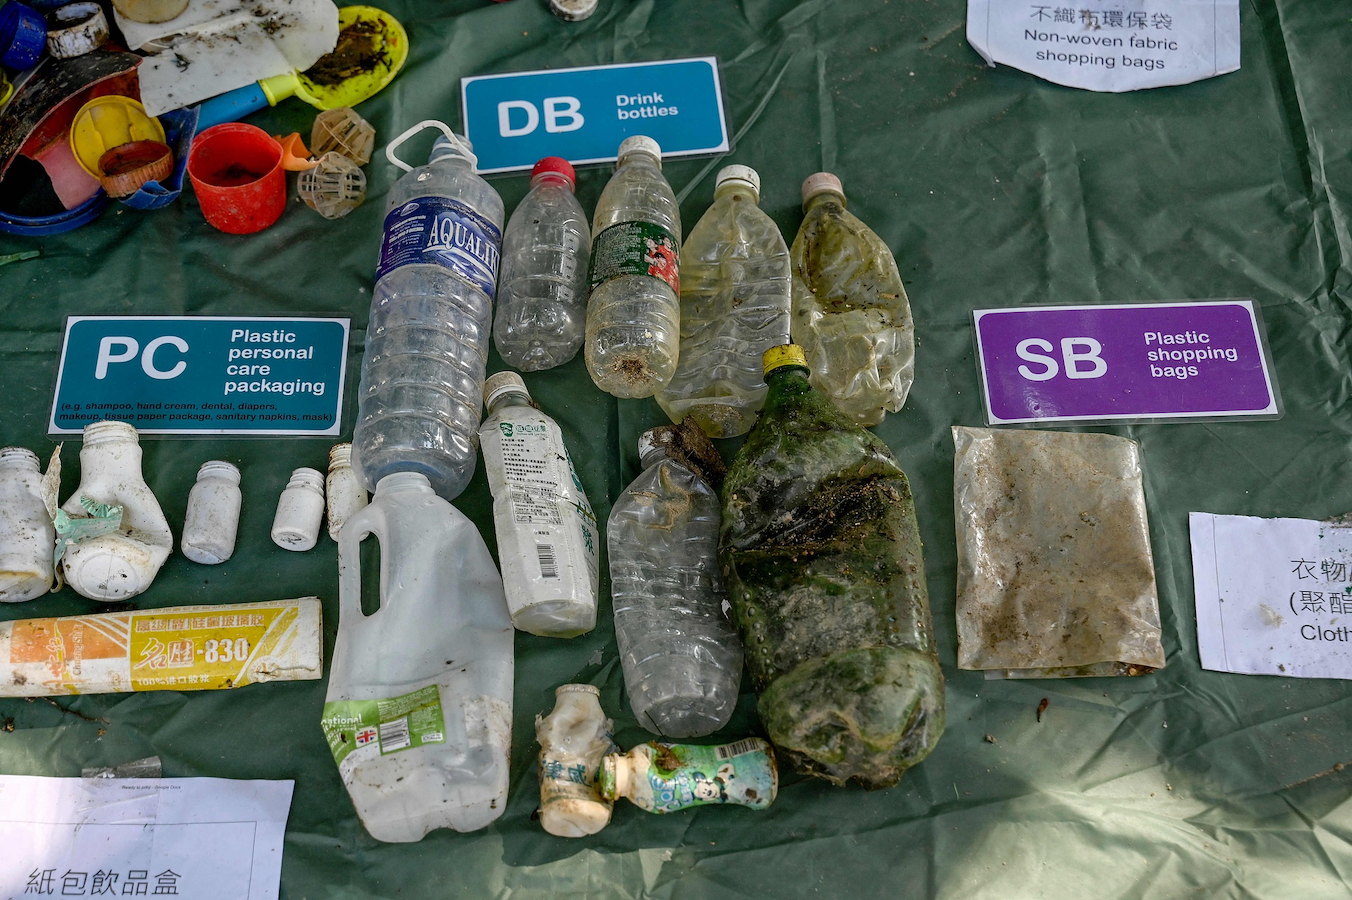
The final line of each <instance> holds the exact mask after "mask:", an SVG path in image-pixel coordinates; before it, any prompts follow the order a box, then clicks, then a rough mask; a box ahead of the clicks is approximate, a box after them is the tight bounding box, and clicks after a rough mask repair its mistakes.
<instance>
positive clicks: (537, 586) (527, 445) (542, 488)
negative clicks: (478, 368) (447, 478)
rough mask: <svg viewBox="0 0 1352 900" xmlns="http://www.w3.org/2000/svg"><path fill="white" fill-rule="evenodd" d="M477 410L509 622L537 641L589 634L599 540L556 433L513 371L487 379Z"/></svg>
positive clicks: (593, 618)
mask: <svg viewBox="0 0 1352 900" xmlns="http://www.w3.org/2000/svg"><path fill="white" fill-rule="evenodd" d="M484 404H485V406H487V408H488V418H486V419H484V423H483V426H482V427H481V428H480V429H479V443H480V445H481V446H482V447H483V451H484V469H485V471H486V472H487V474H488V486H489V488H490V489H491V490H492V492H493V524H494V525H495V526H496V530H497V536H498V560H499V561H500V562H501V563H502V581H503V585H504V587H505V589H506V591H507V609H508V611H509V612H510V613H511V616H512V622H513V624H515V625H516V627H517V628H519V629H521V630H522V631H526V632H529V633H531V634H539V635H543V636H545V637H564V638H567V637H575V636H576V635H579V634H584V633H585V632H588V631H591V630H592V629H593V628H595V627H596V590H597V573H596V568H597V559H596V554H597V546H598V544H599V543H600V535H599V532H598V530H597V527H596V515H595V514H594V513H593V512H592V508H591V504H590V503H588V502H587V495H586V493H584V492H583V490H582V482H581V481H580V480H579V479H578V477H577V472H576V471H574V469H573V461H572V459H571V458H569V456H568V448H567V447H565V446H564V444H563V433H562V432H561V431H560V430H559V426H558V425H557V424H556V423H555V422H554V420H553V419H551V418H550V417H549V416H547V415H545V414H544V413H542V412H540V410H538V409H536V408H535V407H533V406H532V405H531V402H530V394H529V393H528V392H527V391H526V385H525V382H523V381H522V380H521V376H520V375H517V374H516V373H515V372H499V373H498V374H496V375H494V376H492V377H491V378H489V379H488V382H487V383H486V384H485V385H484Z"/></svg>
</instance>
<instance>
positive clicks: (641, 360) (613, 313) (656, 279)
mask: <svg viewBox="0 0 1352 900" xmlns="http://www.w3.org/2000/svg"><path fill="white" fill-rule="evenodd" d="M680 244H681V210H680V207H679V206H678V205H677V204H676V195H675V194H673V193H672V191H671V185H669V184H667V180H666V179H665V178H664V177H662V148H661V147H659V146H658V144H657V141H655V140H653V139H652V138H650V137H643V136H641V135H635V136H634V137H630V138H625V139H624V141H623V142H622V143H621V144H620V150H619V160H618V162H617V163H616V166H615V174H614V175H612V176H611V177H610V181H609V182H608V183H607V184H606V187H605V190H603V191H602V192H601V199H600V200H598V201H597V202H596V213H595V214H594V215H593V216H592V251H591V275H590V282H591V299H590V301H589V302H588V305H587V339H586V348H587V353H586V356H587V370H588V371H589V372H591V377H592V381H594V382H596V386H597V387H599V388H600V389H601V390H603V391H606V392H607V393H610V394H614V395H615V396H616V397H651V396H652V395H653V394H654V393H656V392H657V390H658V389H659V388H661V387H662V386H663V385H664V384H666V383H667V382H668V381H670V380H671V376H672V374H673V373H675V371H676V355H677V352H678V351H679V349H680V336H681V335H680V320H681V308H680V302H679V300H678V299H677V297H678V294H679V293H680V289H681V277H680Z"/></svg>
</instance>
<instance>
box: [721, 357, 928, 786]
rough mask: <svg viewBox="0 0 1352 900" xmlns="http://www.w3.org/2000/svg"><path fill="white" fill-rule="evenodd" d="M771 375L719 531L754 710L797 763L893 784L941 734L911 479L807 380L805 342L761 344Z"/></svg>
mask: <svg viewBox="0 0 1352 900" xmlns="http://www.w3.org/2000/svg"><path fill="white" fill-rule="evenodd" d="M765 379H766V383H767V384H768V385H769V394H768V395H767V397H766V402H765V408H764V411H763V412H762V413H761V417H760V419H759V420H758V421H757V422H756V426H755V427H754V428H753V429H752V430H751V433H750V435H748V437H747V441H746V443H745V444H744V445H743V446H742V449H741V450H740V451H739V452H738V454H737V457H736V459H734V460H733V463H732V468H731V469H730V471H729V472H728V476H727V480H726V481H725V482H724V485H723V525H722V534H721V540H720V542H719V549H720V555H721V560H722V564H723V573H724V577H725V579H726V583H727V590H728V597H729V599H730V601H731V603H732V613H733V618H734V620H735V621H736V623H737V627H738V630H739V631H740V632H741V635H742V641H743V643H744V644H745V647H746V659H747V666H748V668H749V669H750V672H751V677H752V680H753V683H754V685H755V688H756V692H757V693H758V694H759V703H758V710H759V712H760V717H761V721H762V723H763V724H764V725H765V730H766V734H767V735H768V736H769V738H770V740H771V741H772V742H773V743H774V745H775V746H776V747H777V748H778V749H779V750H780V752H781V757H782V758H783V759H784V761H786V762H787V763H789V764H790V765H793V766H794V767H795V768H798V769H800V770H801V771H805V772H808V773H811V774H813V775H817V776H820V777H822V778H825V779H827V780H828V781H831V782H834V783H836V784H841V783H844V782H845V781H847V780H849V779H851V778H853V779H856V780H857V781H859V782H860V783H862V784H863V785H864V786H865V787H869V788H881V787H891V786H892V785H894V784H896V783H897V781H898V780H899V779H900V778H901V775H902V773H903V772H905V771H906V770H907V769H908V768H910V767H911V766H913V765H915V764H916V763H918V762H920V761H921V760H922V759H924V758H925V757H926V756H927V755H928V754H929V752H930V751H931V750H932V749H934V745H935V744H936V743H937V742H938V740H939V736H940V735H941V734H943V730H944V679H943V673H942V672H941V670H940V668H939V659H938V656H937V655H936V653H935V649H934V635H933V626H932V624H931V620H930V608H929V596H928V593H927V592H926V588H925V562H924V558H923V556H922V554H921V545H920V529H919V527H918V526H917V524H916V517H915V501H914V499H913V498H912V496H911V488H910V484H909V483H908V482H907V480H906V473H904V472H903V471H902V470H901V467H900V466H899V465H898V464H897V460H896V458H895V457H894V456H893V455H892V452H891V451H890V450H889V449H888V448H887V445H886V444H884V443H883V442H882V441H881V440H880V439H879V438H878V437H876V436H875V435H873V434H872V433H870V432H869V431H867V430H865V429H864V428H862V427H860V426H859V425H856V424H854V422H853V421H852V420H851V419H850V417H848V416H846V415H845V414H844V413H842V412H840V411H839V410H838V409H836V407H835V406H834V405H833V404H832V403H831V401H830V400H829V399H828V398H827V397H826V396H825V395H824V394H821V393H820V392H818V391H816V390H814V389H813V388H812V387H811V385H809V384H808V368H807V361H806V359H805V357H804V355H803V351H802V349H801V348H799V347H797V346H795V345H792V344H788V345H784V346H781V347H772V348H771V349H770V350H768V351H766V353H765Z"/></svg>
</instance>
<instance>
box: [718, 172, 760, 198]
mask: <svg viewBox="0 0 1352 900" xmlns="http://www.w3.org/2000/svg"><path fill="white" fill-rule="evenodd" d="M729 181H736V182H740V183H741V184H745V185H747V186H748V187H750V188H751V190H752V191H754V192H755V194H756V196H757V197H759V196H760V175H759V174H757V172H756V170H755V169H753V168H751V167H750V166H724V167H723V168H721V169H719V170H718V177H717V178H716V179H714V190H718V189H719V188H721V187H722V186H723V185H725V184H727V183H728V182H729Z"/></svg>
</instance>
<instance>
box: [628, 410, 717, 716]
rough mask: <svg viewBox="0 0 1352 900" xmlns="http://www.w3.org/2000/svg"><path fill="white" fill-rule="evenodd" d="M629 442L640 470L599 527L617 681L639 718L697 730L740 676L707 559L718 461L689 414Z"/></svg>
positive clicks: (712, 552)
mask: <svg viewBox="0 0 1352 900" xmlns="http://www.w3.org/2000/svg"><path fill="white" fill-rule="evenodd" d="M701 441H702V446H698V443H699V442H701ZM638 446H639V458H640V461H641V464H642V466H643V472H642V474H640V475H639V476H638V478H636V479H634V481H633V483H632V484H630V485H629V487H628V489H626V490H625V492H624V493H623V494H621V495H620V496H619V497H618V498H617V499H616V500H615V505H614V506H613V507H612V508H611V512H610V521H609V522H608V523H607V527H606V530H607V535H608V539H609V550H610V582H611V597H612V602H613V604H614V607H615V637H616V639H617V640H618V642H619V649H620V660H621V663H622V665H623V667H624V682H625V686H626V688H627V689H628V692H629V703H630V705H631V706H633V708H634V717H635V718H637V719H638V721H639V723H640V724H642V725H643V727H644V728H647V729H648V730H649V731H651V732H653V733H654V734H659V735H662V736H664V737H677V738H683V737H698V736H701V735H706V734H711V733H713V732H715V731H717V730H718V729H720V728H722V727H723V726H724V725H726V724H727V722H728V719H729V718H730V717H731V716H732V711H733V708H734V707H735V706H736V705H737V690H738V688H739V686H740V685H741V681H742V645H741V642H740V641H739V640H738V638H737V634H736V632H735V631H734V629H733V626H732V624H731V623H730V622H729V621H728V619H727V616H726V615H725V613H724V604H725V603H726V595H725V594H724V591H723V578H722V575H721V574H720V573H719V569H718V559H717V556H718V527H719V504H718V494H717V492H716V491H715V489H714V487H713V485H712V484H711V483H710V479H713V480H717V479H718V476H719V475H721V474H722V473H721V461H720V460H718V456H717V454H718V451H717V450H715V449H714V448H713V446H712V444H710V443H709V440H708V438H705V437H704V435H703V434H702V433H701V432H700V431H699V428H698V427H696V426H695V425H693V423H691V424H689V425H688V426H681V427H679V428H677V427H671V426H667V427H663V428H654V429H652V430H651V431H646V432H644V433H643V435H642V437H640V438H639V445H638ZM704 447H707V449H704ZM710 454H711V455H712V458H711V457H710ZM716 467H718V468H720V470H719V471H718V472H714V471H713V469H714V468H716Z"/></svg>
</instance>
